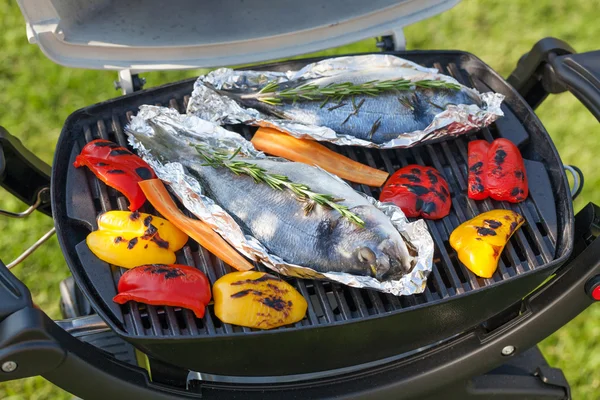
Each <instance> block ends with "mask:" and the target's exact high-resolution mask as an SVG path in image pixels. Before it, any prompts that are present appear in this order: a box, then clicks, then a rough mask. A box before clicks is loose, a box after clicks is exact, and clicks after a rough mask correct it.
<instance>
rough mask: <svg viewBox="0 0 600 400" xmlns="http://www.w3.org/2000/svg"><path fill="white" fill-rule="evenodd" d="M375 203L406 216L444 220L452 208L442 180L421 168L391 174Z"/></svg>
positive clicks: (430, 169) (425, 168)
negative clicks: (383, 203)
mask: <svg viewBox="0 0 600 400" xmlns="http://www.w3.org/2000/svg"><path fill="white" fill-rule="evenodd" d="M379 200H380V201H389V202H392V203H394V204H396V205H397V206H398V207H400V208H401V209H402V211H403V212H404V214H405V215H406V216H407V217H423V218H427V219H440V218H444V217H445V216H446V215H448V214H449V213H450V207H451V206H452V199H451V198H450V190H449V189H448V183H447V182H446V180H445V179H444V178H443V177H442V175H440V173H439V172H438V171H437V170H435V169H434V168H431V167H423V166H421V165H407V166H406V167H404V168H400V169H399V170H398V171H396V172H394V174H393V175H392V176H391V177H390V179H388V181H387V182H386V183H385V185H384V186H383V190H382V191H381V195H380V196H379Z"/></svg>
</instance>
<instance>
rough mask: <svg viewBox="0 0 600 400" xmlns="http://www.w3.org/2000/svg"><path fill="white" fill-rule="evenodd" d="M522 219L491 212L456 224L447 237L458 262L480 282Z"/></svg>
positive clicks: (508, 213)
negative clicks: (480, 278) (478, 277)
mask: <svg viewBox="0 0 600 400" xmlns="http://www.w3.org/2000/svg"><path fill="white" fill-rule="evenodd" d="M524 221H525V219H524V218H523V217H522V216H521V215H519V214H517V213H516V212H514V211H511V210H492V211H487V212H484V213H483V214H479V215H478V216H476V217H475V218H473V219H470V220H469V221H466V222H463V223H462V224H460V225H459V226H458V227H457V228H456V229H454V231H453V232H452V234H451V235H450V246H452V248H453V249H454V250H456V252H457V253H458V259H459V260H460V261H461V262H462V263H463V264H464V265H465V266H466V267H467V268H469V269H470V270H471V272H473V273H474V274H475V275H477V276H480V277H482V278H491V277H492V275H493V274H494V271H496V268H498V260H499V259H500V254H501V253H502V250H504V246H506V243H508V240H509V239H510V237H511V236H512V235H513V233H514V232H515V231H516V230H517V229H519V227H520V226H521V225H523V222H524Z"/></svg>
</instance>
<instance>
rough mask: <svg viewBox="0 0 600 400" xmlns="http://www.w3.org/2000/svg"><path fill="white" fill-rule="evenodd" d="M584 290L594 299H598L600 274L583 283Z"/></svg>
mask: <svg viewBox="0 0 600 400" xmlns="http://www.w3.org/2000/svg"><path fill="white" fill-rule="evenodd" d="M585 292H586V293H587V294H588V296H590V297H591V298H592V299H593V300H595V301H600V275H596V276H595V277H593V278H592V279H590V280H589V281H587V283H586V284H585Z"/></svg>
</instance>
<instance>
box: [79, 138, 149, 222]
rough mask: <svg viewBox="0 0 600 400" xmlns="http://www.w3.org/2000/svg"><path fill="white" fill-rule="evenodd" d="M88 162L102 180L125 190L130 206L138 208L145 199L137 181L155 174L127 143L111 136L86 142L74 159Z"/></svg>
mask: <svg viewBox="0 0 600 400" xmlns="http://www.w3.org/2000/svg"><path fill="white" fill-rule="evenodd" d="M73 165H74V166H75V168H79V167H81V166H83V165H85V166H87V167H88V168H89V169H90V170H91V171H92V172H93V173H94V175H96V176H97V177H98V178H99V179H100V180H101V181H102V182H104V183H106V184H107V185H108V186H110V187H112V188H115V189H116V190H118V191H119V192H121V193H123V195H125V197H127V200H129V210H131V211H135V210H137V209H139V208H140V207H141V206H142V205H143V204H144V202H145V201H146V196H145V195H144V192H143V191H142V189H141V188H140V187H139V185H138V182H140V181H143V180H145V179H153V178H156V175H155V174H154V171H152V168H150V166H149V165H148V164H147V163H146V162H145V161H144V160H142V159H141V158H140V157H138V156H136V155H135V154H133V153H132V152H130V151H129V150H127V149H126V148H125V147H122V146H119V145H118V144H116V143H113V142H111V141H109V140H104V139H97V140H93V141H91V142H89V143H88V144H86V145H85V146H84V148H83V150H81V153H80V154H79V155H78V156H77V158H75V162H74V163H73Z"/></svg>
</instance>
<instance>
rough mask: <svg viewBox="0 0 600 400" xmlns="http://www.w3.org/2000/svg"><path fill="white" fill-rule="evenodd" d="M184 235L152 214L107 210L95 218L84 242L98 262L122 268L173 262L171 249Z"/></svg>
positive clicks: (176, 245)
mask: <svg viewBox="0 0 600 400" xmlns="http://www.w3.org/2000/svg"><path fill="white" fill-rule="evenodd" d="M187 240H188V236H187V235H186V234H185V233H183V232H181V231H180V230H179V229H177V228H176V227H175V226H174V225H173V224H171V223H170V222H169V221H167V220H166V219H163V218H159V217H156V216H154V215H150V214H145V213H140V212H137V211H135V212H129V211H109V212H106V213H104V214H102V215H100V217H99V218H98V230H97V231H94V232H92V233H90V234H89V235H88V236H87V238H86V243H87V245H88V247H89V248H90V250H91V251H92V253H94V254H95V255H96V257H98V258H99V259H101V260H102V261H106V262H107V263H109V264H113V265H117V266H119V267H123V268H133V267H137V266H138V265H144V264H174V263H175V252H176V251H177V250H179V249H181V248H182V247H183V246H184V245H185V244H186V242H187Z"/></svg>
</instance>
